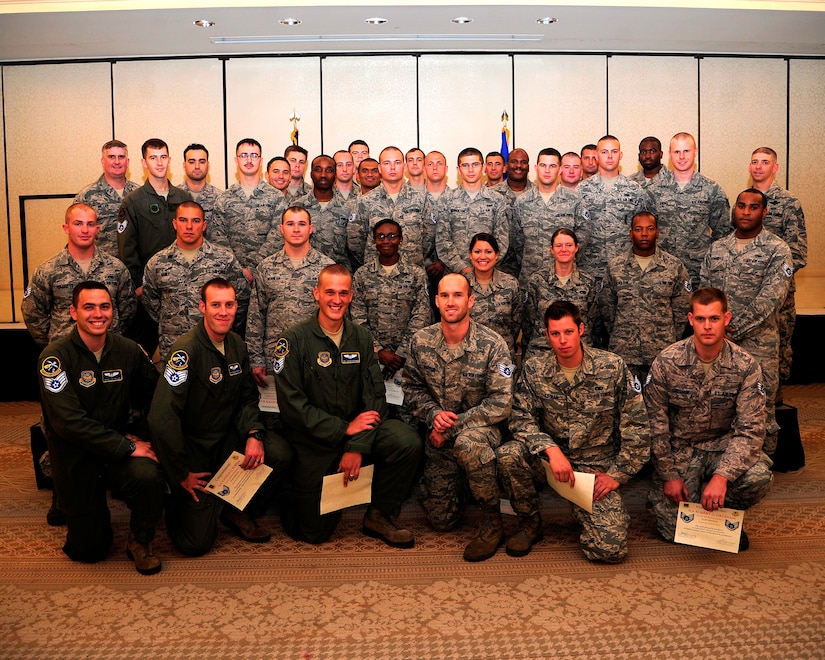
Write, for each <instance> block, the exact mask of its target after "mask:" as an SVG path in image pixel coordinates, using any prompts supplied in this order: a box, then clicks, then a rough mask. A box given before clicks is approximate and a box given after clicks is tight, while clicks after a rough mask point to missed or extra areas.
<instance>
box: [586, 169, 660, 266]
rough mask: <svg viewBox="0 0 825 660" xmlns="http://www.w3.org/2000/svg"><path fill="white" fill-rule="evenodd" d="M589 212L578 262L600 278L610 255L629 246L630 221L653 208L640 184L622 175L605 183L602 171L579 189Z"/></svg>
mask: <svg viewBox="0 0 825 660" xmlns="http://www.w3.org/2000/svg"><path fill="white" fill-rule="evenodd" d="M576 191H577V192H578V193H579V194H580V195H581V197H582V201H583V202H584V205H585V206H586V207H587V210H588V211H589V212H590V231H589V232H588V239H587V245H585V246H584V247H583V248H582V251H581V252H580V253H579V265H580V266H581V267H582V268H584V269H585V270H587V271H588V272H589V273H592V274H593V275H595V276H596V277H597V278H598V279H601V278H602V276H603V275H604V271H605V269H606V268H607V262H608V260H610V258H611V257H615V256H616V255H617V254H621V253H622V252H623V251H624V250H625V249H626V248H628V247H630V238H629V236H630V221H631V219H632V218H633V216H634V215H636V214H637V213H638V212H639V211H644V210H647V209H650V208H651V207H652V202H651V201H650V197H649V195H648V194H647V193H646V192H645V190H644V189H642V187H641V186H640V185H639V184H638V183H633V182H632V181H630V180H629V179H628V178H627V177H626V176H624V175H622V174H620V175H619V176H618V177H616V179H615V180H614V183H613V186H612V187H610V188H608V187H607V186H605V185H604V179H602V177H601V175H600V174H594V175H593V176H591V177H590V178H589V179H585V180H584V181H582V182H581V183H580V184H579V185H578V186H577V188H576Z"/></svg>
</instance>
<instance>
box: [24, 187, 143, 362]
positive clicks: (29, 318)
mask: <svg viewBox="0 0 825 660" xmlns="http://www.w3.org/2000/svg"><path fill="white" fill-rule="evenodd" d="M75 220H77V221H78V222H79V223H81V224H83V223H86V224H89V223H91V225H92V226H91V227H90V228H88V229H83V230H82V231H83V232H84V233H85V236H84V237H83V238H81V239H78V236H77V235H76V232H77V231H81V230H80V229H77V230H75V229H74V228H73V227H72V224H73V222H74V221H75ZM94 221H95V212H94V209H92V208H91V207H90V206H89V205H87V204H84V203H77V202H75V203H74V204H72V205H71V206H70V207H69V208H68V209H67V211H66V221H65V224H64V225H63V227H64V230H65V231H66V233H67V235H68V244H67V246H66V247H65V248H63V250H61V251H60V253H59V254H58V255H57V256H55V257H52V258H51V259H49V260H48V261H46V262H44V263H42V264H40V266H38V267H37V270H35V272H34V275H32V279H31V281H30V282H29V286H28V287H27V288H26V293H25V296H24V298H23V303H22V305H21V311H22V313H23V320H24V321H25V323H26V327H27V328H28V330H29V333H30V334H31V336H32V338H33V339H34V341H36V342H37V343H38V344H40V345H42V346H45V345H46V344H49V343H51V342H53V341H55V340H57V339H60V338H61V337H65V336H66V335H67V334H69V332H71V330H72V328H73V327H74V325H75V323H74V321H73V320H72V317H71V314H70V312H69V307H70V306H71V304H72V291H73V290H74V288H75V286H77V285H78V284H80V283H81V282H85V281H87V280H93V281H95V282H101V283H103V284H105V285H106V288H107V289H108V290H109V295H110V296H111V298H112V324H111V327H110V328H109V330H110V332H114V333H116V334H122V333H123V331H124V330H125V329H126V328H127V327H128V326H129V323H130V322H131V320H132V317H134V315H135V311H136V310H137V298H136V297H135V288H134V286H133V285H132V279H131V277H129V271H128V270H127V269H126V266H124V265H123V262H122V261H120V259H117V258H116V257H113V256H111V255H109V254H107V253H106V252H103V251H101V250H99V249H98V248H97V246H96V244H95V233H96V232H97V226H96V224H95V222H94ZM81 243H83V244H82V245H81ZM78 250H80V251H85V252H86V253H87V256H89V257H90V258H91V261H90V262H89V267H88V270H87V271H85V272H84V271H83V269H82V268H81V266H80V264H79V263H78V262H77V260H76V259H75V257H74V256H73V255H72V252H75V254H77V255H78V258H81V259H82V257H81V256H80V255H81V252H79V251H78Z"/></svg>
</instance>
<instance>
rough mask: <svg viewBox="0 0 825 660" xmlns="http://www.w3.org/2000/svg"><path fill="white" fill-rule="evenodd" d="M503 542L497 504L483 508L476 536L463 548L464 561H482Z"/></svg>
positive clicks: (499, 512) (502, 526) (493, 552)
mask: <svg viewBox="0 0 825 660" xmlns="http://www.w3.org/2000/svg"><path fill="white" fill-rule="evenodd" d="M503 542H504V523H503V522H502V520H501V511H499V509H498V506H495V507H490V508H486V507H485V508H484V510H483V514H482V518H481V527H479V529H478V534H476V537H475V538H474V539H473V540H472V541H470V542H469V543H468V544H467V547H466V548H464V561H484V560H485V559H489V558H490V557H492V556H493V555H494V554H496V550H498V547H499V546H500V545H501V544H502V543H503Z"/></svg>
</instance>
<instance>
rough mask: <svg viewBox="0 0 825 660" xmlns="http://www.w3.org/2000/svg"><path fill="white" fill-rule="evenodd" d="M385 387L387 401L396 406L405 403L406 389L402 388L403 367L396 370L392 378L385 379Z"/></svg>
mask: <svg viewBox="0 0 825 660" xmlns="http://www.w3.org/2000/svg"><path fill="white" fill-rule="evenodd" d="M384 387H385V388H386V390H387V395H386V398H387V403H390V404H392V405H395V406H400V405H403V403H404V390H402V389H401V369H399V370H398V371H396V372H395V373H394V374H393V375H392V378H390V379H389V380H385V381H384Z"/></svg>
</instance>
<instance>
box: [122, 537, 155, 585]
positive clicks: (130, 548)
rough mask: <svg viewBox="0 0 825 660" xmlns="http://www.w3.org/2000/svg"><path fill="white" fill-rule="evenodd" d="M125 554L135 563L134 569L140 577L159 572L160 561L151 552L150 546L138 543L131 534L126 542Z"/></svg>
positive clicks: (149, 544)
mask: <svg viewBox="0 0 825 660" xmlns="http://www.w3.org/2000/svg"><path fill="white" fill-rule="evenodd" d="M126 554H127V555H129V559H131V560H132V561H133V562H135V569H136V570H137V572H138V573H140V574H141V575H154V574H155V573H159V572H160V569H161V563H160V559H158V558H157V557H156V556H155V553H154V552H153V551H152V544H151V543H140V542H139V541H138V540H137V539H136V538H135V537H134V535H133V534H132V533H131V532H129V540H128V541H126Z"/></svg>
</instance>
